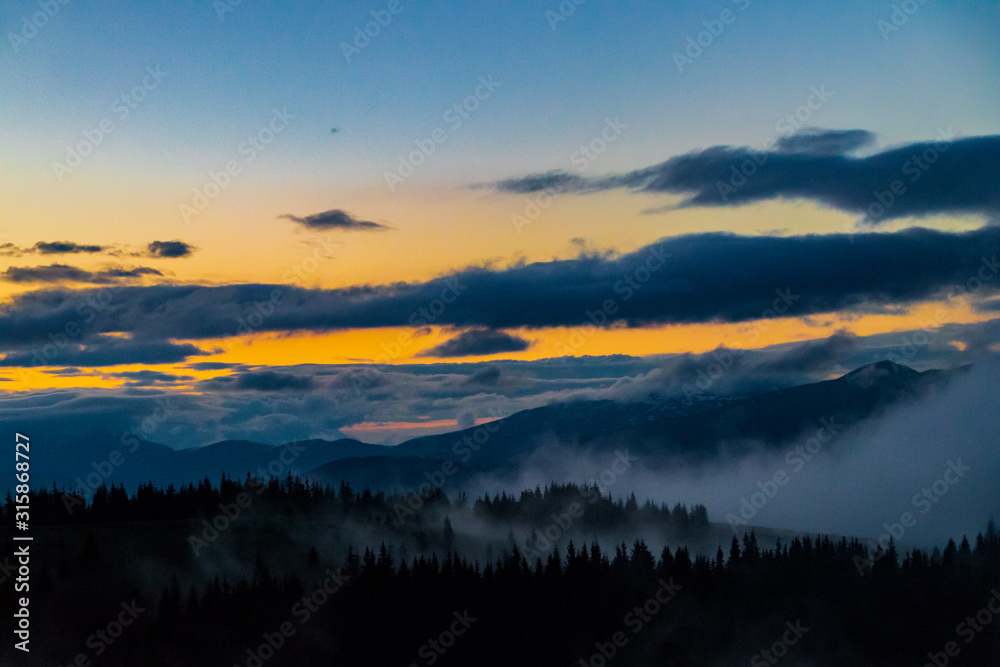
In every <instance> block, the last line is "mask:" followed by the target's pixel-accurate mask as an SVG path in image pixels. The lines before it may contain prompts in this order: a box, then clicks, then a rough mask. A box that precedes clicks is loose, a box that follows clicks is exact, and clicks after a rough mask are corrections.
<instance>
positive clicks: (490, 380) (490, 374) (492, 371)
mask: <svg viewBox="0 0 1000 667" xmlns="http://www.w3.org/2000/svg"><path fill="white" fill-rule="evenodd" d="M502 375H503V371H502V370H501V369H500V367H499V366H487V367H486V368H484V369H483V370H481V371H476V372H475V373H473V374H472V375H470V376H469V378H468V380H467V382H468V383H469V384H484V385H495V384H497V383H498V382H499V381H500V376H502Z"/></svg>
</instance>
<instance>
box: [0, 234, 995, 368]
mask: <svg viewBox="0 0 1000 667" xmlns="http://www.w3.org/2000/svg"><path fill="white" fill-rule="evenodd" d="M998 249H1000V228H998V227H984V228H982V229H978V230H974V231H969V232H961V233H951V232H940V231H934V230H928V229H919V228H914V229H907V230H904V231H900V232H894V233H868V234H854V235H844V234H829V235H806V236H786V237H780V238H776V237H761V236H739V235H735V234H723V233H713V234H693V235H687V236H679V237H673V238H668V239H664V240H662V241H661V242H659V243H656V244H653V245H651V246H647V247H645V248H640V249H638V250H636V251H635V252H632V253H628V254H625V255H621V256H616V257H601V256H584V257H579V258H576V259H566V260H553V261H548V262H536V263H532V264H517V265H514V266H511V267H507V268H492V267H471V268H467V269H464V270H462V271H460V272H458V273H457V274H454V275H452V276H448V277H445V278H441V279H439V280H434V281H429V282H423V283H398V284H391V285H381V286H370V285H365V286H357V287H350V288H343V289H333V290H322V289H304V288H300V287H290V286H278V285H259V284H247V285H226V286H203V285H149V286H137V285H132V286H129V285H123V286H116V287H113V288H107V290H75V291H71V290H65V289H52V290H38V291H34V292H27V293H24V294H18V295H15V296H14V297H13V298H12V300H11V301H10V302H8V303H6V304H4V305H2V306H0V352H3V351H13V350H17V348H19V347H21V346H31V345H36V344H38V343H39V342H40V341H46V340H47V336H48V335H49V334H50V333H53V332H58V331H61V330H62V329H63V327H64V326H66V324H67V323H68V322H79V321H80V320H81V312H85V313H86V314H87V317H86V330H87V331H88V332H91V333H94V334H96V333H102V332H116V331H128V332H130V334H131V336H132V338H133V339H134V340H136V341H144V342H166V341H169V340H187V339H199V338H215V337H225V336H231V335H236V334H237V333H239V332H240V331H241V327H246V326H252V327H253V330H254V331H330V330H339V329H349V328H374V327H393V326H410V327H421V326H426V325H428V324H434V325H435V326H440V325H445V326H451V327H460V328H482V329H512V328H520V327H553V326H579V325H588V324H590V323H596V324H601V325H605V324H611V323H612V322H622V323H624V324H625V325H627V326H633V327H637V326H648V325H659V324H671V323H697V322H740V321H746V320H755V319H761V318H767V317H773V316H775V315H777V314H781V313H787V315H789V316H795V317H806V316H809V315H816V314H819V313H832V312H837V313H838V316H841V315H845V314H850V313H860V312H865V313H878V312H899V311H900V310H902V309H905V307H906V306H907V305H908V304H914V303H919V302H922V301H926V300H929V299H933V298H940V297H943V295H944V293H945V292H946V291H948V290H950V289H953V288H954V289H965V286H966V285H967V284H968V282H969V280H970V279H971V278H974V277H975V276H977V275H978V274H979V273H980V272H981V271H983V270H985V269H986V268H987V267H988V266H991V264H990V262H991V261H992V262H994V263H995V261H996V258H995V255H996V254H997V251H998ZM990 258H992V259H990ZM990 270H992V269H990ZM983 285H984V286H983V288H982V289H981V290H980V291H979V292H978V293H977V296H975V300H985V299H987V298H989V297H990V296H995V295H996V290H997V288H998V287H1000V279H996V280H993V281H988V282H985V283H983ZM112 291H113V295H110V296H106V297H102V296H101V295H102V294H105V293H110V292H112ZM101 298H104V299H105V300H107V299H110V303H111V307H104V308H100V309H97V308H90V309H88V303H89V301H90V300H98V299H101ZM262 304H263V305H262ZM775 308H777V310H775ZM29 356H30V355H29ZM8 363H9V360H8ZM78 365H87V364H82V363H81V364H78Z"/></svg>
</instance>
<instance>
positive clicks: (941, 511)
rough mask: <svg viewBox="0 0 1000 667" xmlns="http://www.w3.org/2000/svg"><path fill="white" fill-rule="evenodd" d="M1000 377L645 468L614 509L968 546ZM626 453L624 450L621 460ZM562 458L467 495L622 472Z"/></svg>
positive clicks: (632, 473)
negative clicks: (636, 506) (769, 442)
mask: <svg viewBox="0 0 1000 667" xmlns="http://www.w3.org/2000/svg"><path fill="white" fill-rule="evenodd" d="M998 378H1000V364H997V363H996V362H992V363H990V362H987V363H982V364H978V365H977V366H976V367H974V368H973V369H972V370H971V371H970V372H968V373H964V374H962V373H960V374H957V375H956V376H955V377H954V378H953V379H952V381H951V382H950V383H949V384H948V386H947V387H946V388H944V389H935V390H932V391H931V392H930V393H928V394H927V395H925V396H923V397H922V398H920V399H918V400H916V401H911V402H906V403H903V404H900V405H897V406H895V407H894V408H893V409H892V410H891V411H890V412H888V413H887V414H885V415H882V416H880V417H876V418H872V419H869V420H867V421H865V422H862V423H860V424H858V425H855V426H853V427H851V428H849V429H848V428H842V425H841V424H838V423H836V422H835V423H833V424H831V425H830V426H829V427H824V426H823V424H821V423H817V424H816V429H815V431H812V430H810V431H807V432H806V433H804V434H803V435H802V436H801V437H800V439H799V441H798V442H796V443H792V444H789V445H786V446H783V447H781V448H780V449H775V448H773V447H766V446H764V444H762V443H757V444H756V446H754V447H753V448H752V450H751V451H752V453H750V454H741V455H739V456H734V455H725V454H723V455H722V456H721V457H719V458H716V459H714V460H713V461H712V462H711V463H704V464H699V465H693V464H690V463H681V462H677V463H675V464H673V465H671V466H667V467H665V468H664V467H661V465H660V462H652V461H647V460H644V459H643V458H642V457H640V458H639V460H638V461H636V462H635V463H633V464H632V465H631V466H630V468H629V469H628V470H626V471H625V472H623V473H621V474H616V475H614V477H613V480H612V482H611V483H610V484H602V487H605V488H604V490H605V492H607V493H611V494H612V496H614V497H615V498H619V497H621V498H625V497H627V496H628V494H629V493H630V492H633V491H634V492H635V494H636V496H637V497H638V499H639V502H640V504H641V503H642V502H643V501H644V500H645V499H646V498H649V499H652V500H653V501H655V502H657V503H659V502H667V503H669V504H671V505H672V504H673V503H676V502H681V503H685V504H687V505H688V506H689V507H690V506H691V505H692V504H694V503H700V504H703V505H705V506H706V507H707V508H708V510H709V517H710V519H711V520H712V521H718V522H728V523H729V524H730V525H732V526H733V527H734V528H735V530H736V532H737V533H738V534H740V535H742V533H743V532H744V530H750V529H751V528H752V527H754V526H762V527H768V528H772V529H778V530H792V531H797V532H809V533H814V534H815V533H827V534H834V535H847V536H857V537H861V538H870V539H877V538H878V537H879V536H880V535H882V534H885V533H888V531H889V529H890V528H891V529H893V533H894V536H895V537H896V542H897V543H899V544H900V545H901V546H904V547H912V546H919V547H921V548H930V547H933V546H935V545H938V546H943V545H944V544H945V543H946V542H947V540H948V539H949V538H955V540H956V542H957V541H960V540H961V537H962V535H967V536H968V537H969V539H970V541H972V540H973V539H974V537H975V535H976V534H977V533H978V532H979V531H981V530H983V528H984V527H985V526H986V523H987V521H989V520H990V519H993V518H1000V409H998V408H1000V385H998ZM559 444H569V443H559ZM740 444H741V445H745V444H746V443H740ZM628 448H629V443H627V442H622V443H621V451H626V450H628ZM557 449H558V445H557V444H556V443H552V446H551V447H547V448H543V449H541V450H540V452H539V453H538V454H537V455H536V456H534V457H533V458H532V459H530V460H529V463H528V465H527V466H525V468H524V469H523V470H522V471H521V473H520V474H519V475H518V476H517V477H516V478H509V477H504V478H500V477H496V476H489V477H481V478H479V479H477V480H476V483H474V484H473V485H472V486H473V487H474V488H473V489H467V490H469V492H470V495H471V494H473V493H481V492H488V493H496V492H499V491H500V490H501V489H505V490H506V491H507V492H508V493H510V492H511V491H514V492H515V493H516V492H518V491H520V490H521V489H524V488H534V486H535V485H536V484H541V485H543V486H544V485H545V484H546V483H547V482H550V481H553V480H563V481H575V482H584V481H587V482H591V481H595V480H596V481H598V482H600V476H601V474H602V472H606V471H607V470H608V469H609V467H610V466H611V464H612V463H613V461H614V457H613V456H611V455H609V454H600V455H593V456H588V455H583V456H574V457H573V459H572V460H570V461H568V460H566V459H565V458H563V457H558V456H557V455H555V453H554V452H555V451H556V450H557ZM734 449H735V448H734ZM810 452H813V453H810ZM664 470H669V471H670V472H664ZM448 491H449V492H450V490H448ZM906 513H908V515H909V516H904V514H906ZM893 524H896V525H893Z"/></svg>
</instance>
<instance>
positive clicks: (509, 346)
mask: <svg viewBox="0 0 1000 667" xmlns="http://www.w3.org/2000/svg"><path fill="white" fill-rule="evenodd" d="M529 347H531V341H529V340H525V339H524V338H521V337H519V336H512V335H511V334H509V333H506V332H503V331H494V330H492V329H471V330H469V331H463V332H462V333H460V334H459V335H457V336H455V337H454V338H452V339H451V340H447V341H445V342H443V343H441V344H440V345H437V346H435V347H432V348H431V349H429V350H426V351H424V352H422V353H421V354H420V356H422V357H471V356H483V355H488V354H500V353H502V352H521V351H523V350H527V349H528V348H529Z"/></svg>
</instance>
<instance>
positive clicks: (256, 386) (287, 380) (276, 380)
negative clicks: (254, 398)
mask: <svg viewBox="0 0 1000 667" xmlns="http://www.w3.org/2000/svg"><path fill="white" fill-rule="evenodd" d="M315 386H316V381H315V380H314V379H313V378H312V377H309V376H302V375H291V374H289V373H277V372H275V371H252V372H248V373H240V374H239V375H237V376H236V378H235V380H234V381H233V383H232V388H233V389H236V390H239V391H287V390H299V391H301V390H306V389H313V388H314V387H315Z"/></svg>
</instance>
